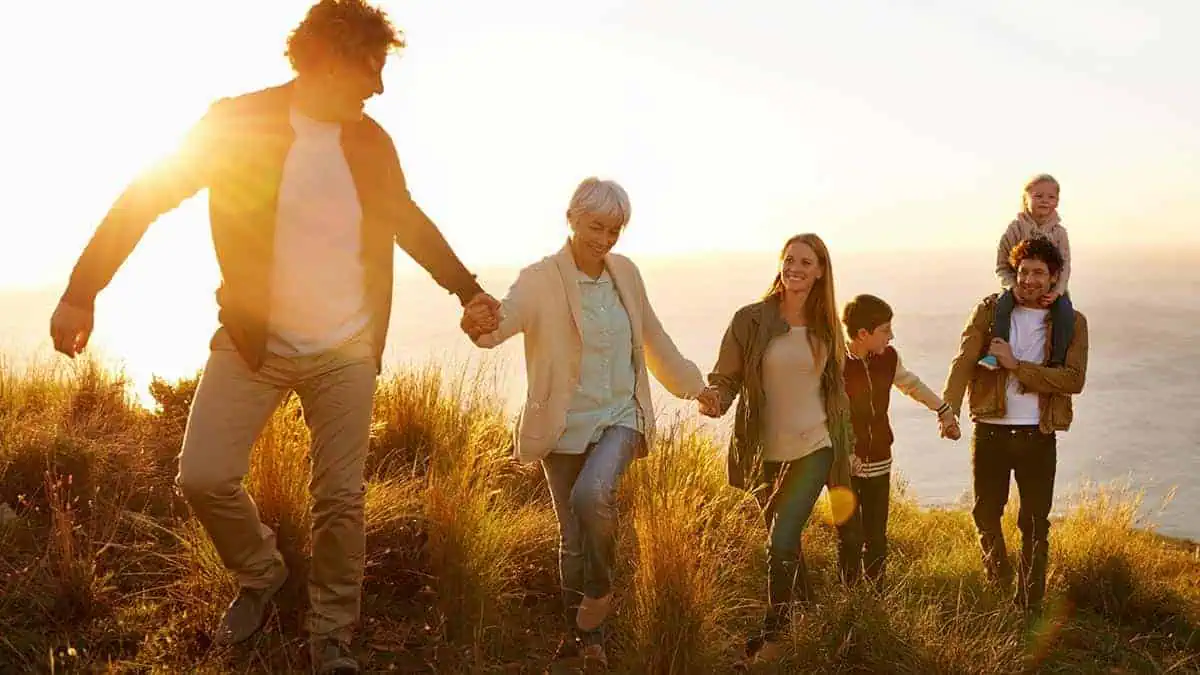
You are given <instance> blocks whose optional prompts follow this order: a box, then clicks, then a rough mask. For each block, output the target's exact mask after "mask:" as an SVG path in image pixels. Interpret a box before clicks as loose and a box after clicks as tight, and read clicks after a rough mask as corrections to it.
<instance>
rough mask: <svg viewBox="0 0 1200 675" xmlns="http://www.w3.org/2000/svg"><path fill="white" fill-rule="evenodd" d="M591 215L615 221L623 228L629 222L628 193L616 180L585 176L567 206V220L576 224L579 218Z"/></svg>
mask: <svg viewBox="0 0 1200 675" xmlns="http://www.w3.org/2000/svg"><path fill="white" fill-rule="evenodd" d="M588 216H591V217H593V218H599V219H602V220H605V221H607V222H615V223H617V224H618V225H619V226H620V227H622V228H624V227H625V225H626V224H628V223H629V195H628V194H627V193H626V192H625V188H623V187H621V186H620V185H618V184H617V182H616V181H611V180H600V179H599V178H596V177H595V176H592V177H590V178H585V179H584V180H583V182H582V183H580V184H579V187H577V188H575V194H573V195H571V204H570V206H568V207H567V222H570V223H573V224H577V223H578V222H579V219H580V218H584V217H588Z"/></svg>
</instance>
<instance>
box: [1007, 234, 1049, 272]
mask: <svg viewBox="0 0 1200 675" xmlns="http://www.w3.org/2000/svg"><path fill="white" fill-rule="evenodd" d="M1027 259H1028V260H1041V261H1042V262H1044V263H1046V267H1048V268H1049V269H1050V274H1052V275H1054V274H1058V273H1059V272H1060V271H1062V268H1063V257H1062V253H1061V252H1059V250H1058V247H1057V246H1055V245H1054V244H1053V243H1052V242H1051V241H1050V240H1049V239H1046V238H1045V237H1031V238H1029V239H1026V240H1024V241H1022V242H1020V243H1018V244H1017V245H1016V246H1014V247H1013V249H1012V252H1011V253H1010V254H1009V256H1008V264H1010V265H1012V268H1013V269H1014V270H1015V269H1017V268H1018V267H1020V266H1021V261H1022V260H1027Z"/></svg>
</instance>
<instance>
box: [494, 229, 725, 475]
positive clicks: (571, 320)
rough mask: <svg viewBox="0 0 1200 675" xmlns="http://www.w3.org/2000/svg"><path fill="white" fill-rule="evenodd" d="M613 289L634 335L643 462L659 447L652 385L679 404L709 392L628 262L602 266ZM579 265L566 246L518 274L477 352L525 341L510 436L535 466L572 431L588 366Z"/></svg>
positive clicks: (517, 452)
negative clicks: (522, 391)
mask: <svg viewBox="0 0 1200 675" xmlns="http://www.w3.org/2000/svg"><path fill="white" fill-rule="evenodd" d="M604 265H605V267H606V268H607V269H608V273H609V275H610V276H612V279H613V283H614V284H615V285H616V289H617V294H618V295H620V297H621V304H623V305H624V306H625V311H626V312H627V313H628V314H629V323H630V326H631V328H632V330H633V366H634V376H635V377H636V380H637V381H636V385H635V387H634V397H635V398H636V399H637V405H638V412H639V415H640V417H641V419H642V421H643V425H644V427H643V428H644V432H645V433H644V441H645V442H644V443H643V446H642V447H641V448H639V450H638V456H639V457H643V456H645V455H646V453H647V452H648V451H649V448H650V447H653V445H654V406H653V404H652V402H651V400H650V379H649V376H648V374H647V368H648V369H649V372H652V373H654V377H655V379H657V380H658V381H659V382H661V383H662V384H663V386H664V387H666V388H667V390H668V391H670V392H671V393H672V394H674V395H675V396H678V397H679V398H684V399H694V398H696V396H698V395H699V394H700V391H701V390H703V389H704V378H703V376H702V375H701V374H700V369H699V368H697V367H696V364H695V363H692V362H691V361H689V360H687V359H686V358H684V357H683V355H682V354H680V353H679V350H678V349H677V348H676V347H675V343H674V342H672V341H671V338H670V336H668V335H667V332H666V330H664V329H663V326H662V323H660V322H659V320H658V316H657V315H656V314H655V313H654V308H653V307H651V306H650V299H649V298H648V297H647V296H646V285H645V283H644V282H643V281H642V275H641V272H639V271H638V268H637V266H636V265H634V264H633V261H632V260H630V259H629V258H626V257H625V256H621V255H617V254H612V253H610V254H609V255H608V256H607V258H606V259H605V262H604ZM575 270H576V266H575V260H574V259H573V258H572V257H571V250H570V248H569V247H567V246H564V247H563V248H562V249H561V250H560V251H559V252H558V253H556V254H554V255H551V256H548V257H546V258H543V259H542V260H540V261H538V262H536V263H534V264H532V265H530V266H528V267H526V268H525V269H523V270H521V273H520V275H519V276H518V277H517V280H516V281H515V282H513V285H512V286H511V287H510V288H509V290H508V294H507V295H506V296H505V297H504V300H502V301H501V310H500V311H501V317H502V318H501V321H500V327H499V328H497V329H496V330H495V331H493V332H491V333H487V334H485V335H482V336H480V337H479V338H478V339H476V340H475V344H476V345H478V346H480V347H484V348H488V349H490V348H493V347H496V346H498V345H500V344H501V343H503V342H504V341H505V340H507V339H509V338H510V337H512V336H514V335H516V334H517V333H523V334H524V335H525V376H526V380H527V384H528V391H527V393H526V397H525V404H524V406H522V409H521V412H520V415H519V416H518V418H517V425H516V429H515V431H514V433H513V456H514V457H515V458H516V459H517V460H518V461H521V462H524V463H529V462H536V461H538V460H540V459H542V458H543V457H545V456H546V455H547V454H549V453H550V452H551V451H552V450H554V446H555V444H556V443H557V442H558V439H559V437H560V436H562V433H563V430H564V429H565V428H566V423H567V408H568V406H569V405H570V403H571V397H572V394H573V393H574V391H575V387H576V386H577V385H578V384H579V366H580V362H581V361H582V359H583V342H582V335H581V334H580V328H579V327H580V326H581V325H582V323H581V320H580V305H581V302H582V301H581V299H580V295H579V285H578V284H577V283H575V274H576V271H575Z"/></svg>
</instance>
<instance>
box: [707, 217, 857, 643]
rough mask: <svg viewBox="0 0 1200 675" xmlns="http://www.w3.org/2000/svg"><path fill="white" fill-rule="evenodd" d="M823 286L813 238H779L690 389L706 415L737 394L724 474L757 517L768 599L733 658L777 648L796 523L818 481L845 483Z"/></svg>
mask: <svg viewBox="0 0 1200 675" xmlns="http://www.w3.org/2000/svg"><path fill="white" fill-rule="evenodd" d="M833 289H834V283H833V263H832V261H831V260H830V258H829V250H828V249H827V248H826V246H825V243H824V242H823V241H821V238H820V237H818V236H817V235H815V234H801V235H797V236H795V237H792V238H791V239H789V240H788V241H787V243H786V244H784V247H783V252H782V253H781V254H780V256H779V268H778V271H777V273H776V275H775V281H774V282H773V283H772V284H771V288H770V290H769V291H768V292H767V294H766V296H765V297H764V298H763V299H762V300H761V301H759V302H756V303H753V304H750V305H747V306H745V307H742V308H741V309H739V310H738V311H737V312H736V313H735V314H734V316H733V320H732V321H731V322H730V324H729V328H728V329H727V330H726V331H725V337H724V339H723V340H722V341H721V350H720V354H719V355H718V358H717V365H716V367H715V368H714V369H713V372H712V373H711V374H710V375H709V383H710V387H709V388H708V389H706V390H705V392H703V393H702V395H701V396H700V411H701V412H702V413H703V414H705V415H708V416H710V417H719V416H721V415H723V414H724V413H725V412H726V411H727V410H728V409H729V407H730V405H732V403H733V401H734V399H735V398H738V397H740V399H739V400H738V406H737V412H736V415H737V417H736V420H735V422H734V433H733V438H732V441H731V445H730V449H729V456H728V470H729V481H730V483H731V484H732V485H733V486H735V487H738V488H741V489H744V490H751V491H753V492H755V493H756V494H757V495H758V497H759V500H760V503H762V504H763V513H764V516H765V518H766V522H767V530H768V542H767V596H768V602H769V607H768V610H767V616H766V619H765V621H764V625H763V630H762V632H761V633H759V634H757V635H755V636H753V637H751V638H750V640H749V641H747V643H746V654H745V660H744V661H743V662H742V665H745V664H746V663H748V662H750V661H756V660H760V661H766V660H773V659H775V658H778V657H779V655H780V653H781V652H782V649H781V644H782V638H783V636H784V633H785V632H786V629H787V626H788V622H789V615H790V608H791V603H792V598H793V589H794V586H795V584H796V580H797V572H798V570H800V569H802V567H803V565H802V563H801V556H800V538H801V534H802V533H803V531H804V527H805V524H806V523H807V522H808V518H809V516H810V515H811V514H812V510H813V507H814V505H815V504H816V502H817V498H818V497H819V496H820V494H821V488H822V487H824V486H825V485H829V486H830V487H831V488H833V487H834V486H841V487H842V488H844V487H845V486H848V485H849V484H850V453H851V452H852V448H853V438H852V436H853V433H852V430H851V427H850V417H849V404H848V401H847V399H846V394H845V388H844V384H843V381H842V368H843V365H844V363H845V359H846V345H845V339H844V338H843V336H842V331H841V327H840V325H839V322H838V315H837V303H836V302H835V300H834V290H833ZM839 504H840V501H839ZM837 511H838V512H841V509H840V508H839V509H837ZM843 530H844V531H843V532H842V535H843V537H844V540H843V544H844V546H843V548H849V547H852V546H853V543H854V542H853V541H847V539H850V538H852V535H853V534H854V532H855V529H854V528H853V527H846V528H843Z"/></svg>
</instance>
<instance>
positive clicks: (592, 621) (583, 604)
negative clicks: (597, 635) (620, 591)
mask: <svg viewBox="0 0 1200 675" xmlns="http://www.w3.org/2000/svg"><path fill="white" fill-rule="evenodd" d="M612 599H613V594H612V593H609V594H608V595H605V596H604V597H601V598H589V597H588V596H586V595H585V596H583V600H582V601H580V603H579V609H578V610H577V611H576V612H575V625H577V626H579V630H581V631H584V632H590V631H594V630H596V629H597V628H599V627H600V624H602V623H604V620H605V619H607V618H608V611H609V610H610V609H612Z"/></svg>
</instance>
